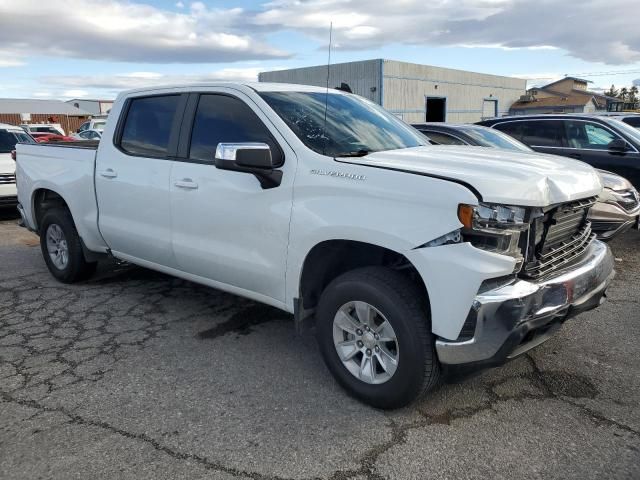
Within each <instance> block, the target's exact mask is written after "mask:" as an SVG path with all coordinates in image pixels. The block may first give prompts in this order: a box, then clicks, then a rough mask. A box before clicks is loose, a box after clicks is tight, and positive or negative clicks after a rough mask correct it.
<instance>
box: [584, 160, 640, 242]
mask: <svg viewBox="0 0 640 480" xmlns="http://www.w3.org/2000/svg"><path fill="white" fill-rule="evenodd" d="M598 173H599V174H600V178H601V179H602V184H603V185H604V186H605V188H603V189H602V193H601V194H600V195H598V201H597V203H596V204H595V205H594V206H593V207H592V208H591V209H590V210H589V221H590V222H591V228H592V229H593V231H594V232H596V233H597V235H598V238H600V239H601V240H611V239H613V238H614V237H615V236H617V235H619V234H621V233H624V232H625V231H627V230H629V229H630V228H636V229H639V228H640V220H639V218H640V194H639V193H638V191H637V190H636V189H635V188H634V187H633V185H631V183H630V182H629V181H628V180H627V179H625V178H623V177H621V176H620V175H616V174H615V173H611V172H606V171H604V170H598Z"/></svg>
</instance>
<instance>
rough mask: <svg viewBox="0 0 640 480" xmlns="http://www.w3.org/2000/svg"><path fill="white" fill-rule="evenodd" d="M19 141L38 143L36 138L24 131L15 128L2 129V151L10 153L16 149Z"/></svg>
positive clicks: (0, 134)
mask: <svg viewBox="0 0 640 480" xmlns="http://www.w3.org/2000/svg"><path fill="white" fill-rule="evenodd" d="M18 143H36V142H35V140H34V139H33V138H32V137H31V135H28V134H26V133H24V132H20V131H15V130H0V153H9V152H11V150H15V149H16V144H18Z"/></svg>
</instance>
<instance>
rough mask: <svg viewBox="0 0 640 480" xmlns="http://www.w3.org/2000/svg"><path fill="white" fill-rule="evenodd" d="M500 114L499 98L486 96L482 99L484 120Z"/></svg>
mask: <svg viewBox="0 0 640 480" xmlns="http://www.w3.org/2000/svg"><path fill="white" fill-rule="evenodd" d="M497 116H498V100H494V99H490V98H485V99H484V100H483V101H482V120H487V119H489V118H495V117H497Z"/></svg>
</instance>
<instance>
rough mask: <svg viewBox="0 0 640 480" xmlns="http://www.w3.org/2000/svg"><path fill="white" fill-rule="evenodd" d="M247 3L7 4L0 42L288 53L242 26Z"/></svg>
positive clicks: (216, 57) (104, 50) (117, 53)
mask: <svg viewBox="0 0 640 480" xmlns="http://www.w3.org/2000/svg"><path fill="white" fill-rule="evenodd" d="M244 15H245V13H244V11H243V10H242V9H240V8H230V9H224V8H220V9H213V8H211V9H210V8H208V7H207V6H206V5H204V4H203V3H201V2H195V3H193V4H192V5H191V9H190V10H189V11H188V12H174V11H169V10H162V9H160V8H157V7H154V6H151V5H146V4H143V3H135V2H133V1H124V0H47V1H46V2H43V1H41V0H22V1H20V2H15V1H14V2H8V1H2V2H0V27H1V28H0V45H2V47H3V49H6V50H7V51H9V52H11V51H14V52H19V51H24V50H25V48H26V49H27V50H30V51H36V52H37V53H38V54H39V55H49V56H61V57H74V58H88V59H95V60H112V61H127V62H138V63H213V62H223V61H238V60H248V59H268V58H280V57H286V56H287V54H286V53H285V52H283V51H281V50H278V49H276V48H274V47H271V46H270V45H268V44H267V43H266V42H265V41H264V40H263V39H262V38H261V35H260V34H256V35H252V34H251V33H250V30H249V29H247V28H243V26H244Z"/></svg>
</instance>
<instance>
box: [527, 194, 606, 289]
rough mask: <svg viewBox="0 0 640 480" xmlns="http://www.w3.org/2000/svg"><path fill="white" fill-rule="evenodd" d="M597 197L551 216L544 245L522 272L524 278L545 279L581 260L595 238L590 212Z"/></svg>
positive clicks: (548, 215)
mask: <svg viewBox="0 0 640 480" xmlns="http://www.w3.org/2000/svg"><path fill="white" fill-rule="evenodd" d="M595 202H596V197H591V198H587V199H584V200H579V201H577V202H571V203H565V204H562V205H560V206H558V207H556V208H554V209H553V210H551V211H549V212H547V215H546V217H545V218H546V220H545V222H544V231H543V235H542V241H541V242H540V244H539V245H537V246H536V249H535V252H534V254H533V256H532V258H530V259H529V260H528V261H527V262H525V265H524V267H523V269H522V275H523V276H526V277H530V278H539V277H543V276H545V275H546V274H548V273H551V272H553V271H554V270H557V269H559V268H561V267H562V266H564V265H566V264H568V263H570V262H572V261H573V260H575V259H577V258H578V257H580V256H581V255H582V254H583V253H584V251H585V250H586V249H587V247H588V246H589V244H590V243H591V242H592V241H593V239H594V238H595V234H594V233H593V232H592V231H591V224H590V223H589V222H588V221H587V212H588V211H589V208H591V207H592V206H593V205H594V204H595Z"/></svg>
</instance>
